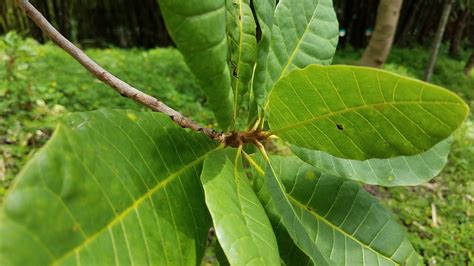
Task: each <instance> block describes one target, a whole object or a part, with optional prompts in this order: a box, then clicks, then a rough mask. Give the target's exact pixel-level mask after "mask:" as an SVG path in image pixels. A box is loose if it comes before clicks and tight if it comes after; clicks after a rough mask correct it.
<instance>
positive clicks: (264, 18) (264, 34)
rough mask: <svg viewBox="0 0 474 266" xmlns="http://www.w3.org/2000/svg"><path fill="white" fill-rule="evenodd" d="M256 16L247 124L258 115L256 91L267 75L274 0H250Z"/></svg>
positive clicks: (263, 83)
mask: <svg viewBox="0 0 474 266" xmlns="http://www.w3.org/2000/svg"><path fill="white" fill-rule="evenodd" d="M252 3H253V7H254V10H255V16H256V17H257V21H258V25H259V28H260V31H261V35H260V41H259V42H258V47H257V64H256V65H255V71H254V76H253V80H252V86H251V88H252V93H251V100H250V106H249V119H248V120H249V126H252V123H253V122H255V120H256V119H257V116H258V115H259V114H258V113H259V110H258V105H257V98H258V94H257V92H258V91H259V90H265V87H264V86H265V79H266V77H267V73H266V70H267V58H268V51H269V49H270V42H271V39H272V27H273V16H274V13H275V7H276V0H259V1H252Z"/></svg>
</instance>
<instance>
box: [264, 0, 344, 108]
mask: <svg viewBox="0 0 474 266" xmlns="http://www.w3.org/2000/svg"><path fill="white" fill-rule="evenodd" d="M338 36H339V26H338V22H337V18H336V13H335V11H334V8H333V5H332V0H281V1H279V3H278V4H277V7H276V10H275V17H274V19H273V27H272V36H271V43H270V51H269V54H268V58H267V65H266V69H265V71H266V79H265V85H264V86H258V87H256V88H255V89H256V93H257V96H256V97H257V99H258V102H259V103H260V105H263V104H264V100H265V99H266V94H267V93H268V92H269V91H270V90H271V89H272V88H273V86H274V84H275V83H276V82H277V81H278V80H279V79H280V78H281V77H283V76H285V75H286V74H288V73H289V72H290V71H292V70H293V69H296V68H303V67H306V66H308V65H310V64H321V65H329V64H331V62H332V58H333V56H334V53H335V52H336V46H337V41H338ZM259 85H260V84H259Z"/></svg>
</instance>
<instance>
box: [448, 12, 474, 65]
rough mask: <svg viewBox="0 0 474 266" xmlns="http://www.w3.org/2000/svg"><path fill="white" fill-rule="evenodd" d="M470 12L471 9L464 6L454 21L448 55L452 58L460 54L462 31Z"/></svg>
mask: <svg viewBox="0 0 474 266" xmlns="http://www.w3.org/2000/svg"><path fill="white" fill-rule="evenodd" d="M470 14H471V10H470V9H469V8H468V7H466V8H465V9H464V10H463V11H462V13H461V16H460V17H459V18H458V19H457V21H456V23H455V31H454V34H453V37H452V38H451V44H450V47H449V55H450V56H452V57H454V58H459V57H460V56H461V41H462V37H463V33H464V29H465V28H466V25H467V23H466V22H467V21H468V18H469V15H470Z"/></svg>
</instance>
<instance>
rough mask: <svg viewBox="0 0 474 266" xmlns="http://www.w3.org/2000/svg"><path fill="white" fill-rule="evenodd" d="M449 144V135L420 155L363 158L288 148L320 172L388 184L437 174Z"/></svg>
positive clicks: (412, 182)
mask: <svg viewBox="0 0 474 266" xmlns="http://www.w3.org/2000/svg"><path fill="white" fill-rule="evenodd" d="M451 144H452V138H449V139H446V140H443V141H441V142H440V143H438V144H436V145H435V146H434V147H433V148H431V149H429V150H428V151H426V152H424V153H421V154H417V155H412V156H399V157H394V158H390V159H369V160H365V161H357V160H348V159H342V158H338V157H334V156H332V155H330V154H328V153H325V152H322V151H315V150H309V149H305V148H300V147H298V146H294V145H292V146H291V149H292V151H293V152H294V153H295V155H297V156H298V157H299V158H300V159H301V160H303V161H305V162H306V163H308V164H310V165H312V166H314V167H316V169H318V170H319V171H321V172H323V173H326V174H330V175H335V176H340V177H343V178H347V179H352V180H357V181H361V182H363V183H366V184H370V185H380V186H387V187H391V186H416V185H420V184H423V183H426V182H428V181H429V180H430V179H432V178H433V177H435V176H437V175H438V174H439V173H440V172H441V170H443V168H444V166H445V165H446V163H447V162H448V155H449V151H450V150H451Z"/></svg>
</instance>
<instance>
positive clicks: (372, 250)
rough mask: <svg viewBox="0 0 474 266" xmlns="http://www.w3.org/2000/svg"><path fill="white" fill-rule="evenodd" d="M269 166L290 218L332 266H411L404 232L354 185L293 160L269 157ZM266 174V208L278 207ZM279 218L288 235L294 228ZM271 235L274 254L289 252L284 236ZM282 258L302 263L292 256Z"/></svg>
mask: <svg viewBox="0 0 474 266" xmlns="http://www.w3.org/2000/svg"><path fill="white" fill-rule="evenodd" d="M271 167H272V170H271V172H272V174H274V175H276V176H277V177H278V178H277V180H278V179H279V180H281V181H280V182H281V183H283V185H284V187H283V188H282V190H283V193H284V195H285V198H286V200H287V201H288V202H290V203H291V206H292V208H293V210H294V213H295V214H296V217H295V218H293V220H298V221H301V223H302V225H303V227H304V229H305V231H306V233H307V234H308V237H309V238H310V239H311V240H312V242H313V243H314V245H316V246H317V247H318V249H319V250H320V251H321V252H322V254H323V256H325V257H328V258H330V259H331V261H332V262H333V263H335V264H336V265H343V264H348V263H349V264H351V265H380V264H382V265H399V264H401V265H416V264H417V262H418V260H419V256H418V255H417V254H416V252H415V250H414V249H413V247H412V245H411V244H410V242H409V240H408V238H407V235H406V232H405V231H404V229H403V228H402V227H401V226H400V225H398V224H397V222H396V221H394V220H393V218H392V216H393V215H392V214H391V213H389V212H388V211H386V210H385V209H384V208H383V207H382V206H381V204H380V203H378V202H377V200H376V199H374V198H373V197H372V196H371V195H370V194H369V193H367V192H366V191H364V190H363V188H362V187H360V186H359V185H358V184H357V183H356V182H354V181H351V180H345V179H343V178H339V177H335V176H330V175H326V174H321V173H319V172H318V171H317V170H316V169H315V168H314V167H312V166H310V165H308V164H306V163H304V162H302V161H300V160H299V159H297V158H296V157H280V156H272V157H271ZM268 168H269V167H268ZM269 173H270V170H268V169H267V177H266V178H267V179H266V180H267V181H266V182H268V188H269V190H268V193H269V195H270V198H271V202H270V203H269V204H270V205H272V204H273V205H276V208H277V209H280V208H281V207H279V205H281V204H282V203H281V202H282V201H281V200H279V198H280V197H275V196H274V195H273V194H274V193H275V192H272V190H273V188H272V186H273V185H272V184H271V183H272V182H273V181H272V180H274V179H275V178H270V177H269V176H268V175H269ZM262 194H263V195H265V192H260V193H259V195H262ZM267 205H268V204H267ZM285 205H286V203H285ZM268 210H270V211H271V210H273V208H272V207H270V208H268ZM280 215H281V219H282V221H283V224H284V225H285V227H286V229H287V231H288V232H289V234H290V235H292V234H293V233H292V232H293V231H295V230H296V229H295V227H294V225H293V224H290V226H288V224H286V223H285V222H284V219H285V218H284V215H286V214H285V213H280ZM270 217H274V216H272V215H270ZM275 231H277V230H275ZM277 237H279V238H278V239H277V240H278V244H279V245H280V246H281V248H280V252H281V253H282V254H285V253H283V251H282V249H285V250H289V249H288V248H285V247H291V243H288V239H284V238H283V239H282V238H281V237H284V234H277ZM293 239H294V236H293ZM295 242H296V243H297V245H298V242H297V241H295ZM284 243H286V244H284ZM298 246H299V245H298ZM303 250H304V249H303ZM291 253H293V254H294V252H290V253H289V254H290V255H291ZM287 254H288V253H287ZM306 254H308V253H307V252H306ZM286 258H287V259H292V260H295V259H296V260H298V261H304V260H303V259H302V258H295V256H294V255H293V256H292V257H286Z"/></svg>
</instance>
